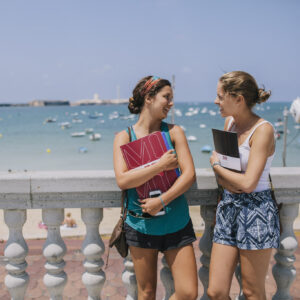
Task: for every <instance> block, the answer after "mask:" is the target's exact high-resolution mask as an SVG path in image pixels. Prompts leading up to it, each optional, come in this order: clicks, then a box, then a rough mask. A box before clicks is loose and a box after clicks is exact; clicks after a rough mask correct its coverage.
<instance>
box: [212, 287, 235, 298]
mask: <svg viewBox="0 0 300 300" xmlns="http://www.w3.org/2000/svg"><path fill="white" fill-rule="evenodd" d="M207 296H208V298H209V299H211V300H224V299H230V298H229V295H228V294H227V293H226V292H225V291H223V290H220V289H214V288H210V287H208V289H207Z"/></svg>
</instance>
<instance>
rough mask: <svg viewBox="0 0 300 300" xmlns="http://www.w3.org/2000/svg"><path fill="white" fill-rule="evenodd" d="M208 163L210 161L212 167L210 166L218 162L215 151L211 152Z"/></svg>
mask: <svg viewBox="0 0 300 300" xmlns="http://www.w3.org/2000/svg"><path fill="white" fill-rule="evenodd" d="M209 161H210V165H212V164H213V163H215V162H218V161H220V160H219V158H218V155H217V152H216V151H213V152H212V155H211V157H210V159H209Z"/></svg>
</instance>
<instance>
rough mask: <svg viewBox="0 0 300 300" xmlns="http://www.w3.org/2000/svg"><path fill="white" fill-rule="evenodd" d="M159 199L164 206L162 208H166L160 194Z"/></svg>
mask: <svg viewBox="0 0 300 300" xmlns="http://www.w3.org/2000/svg"><path fill="white" fill-rule="evenodd" d="M159 199H160V202H161V204H162V205H163V208H164V210H165V209H166V206H165V203H164V201H163V199H162V197H161V196H159Z"/></svg>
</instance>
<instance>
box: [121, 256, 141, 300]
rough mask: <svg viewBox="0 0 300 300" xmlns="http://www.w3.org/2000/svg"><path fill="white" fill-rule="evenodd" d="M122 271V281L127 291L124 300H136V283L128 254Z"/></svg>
mask: <svg viewBox="0 0 300 300" xmlns="http://www.w3.org/2000/svg"><path fill="white" fill-rule="evenodd" d="M124 267H125V269H124V271H123V274H122V281H123V282H124V284H125V286H126V289H127V296H126V300H137V298H138V297H137V295H138V293H137V282H136V277H135V273H134V266H133V262H132V259H131V256H130V252H129V253H128V255H127V257H126V258H125V259H124Z"/></svg>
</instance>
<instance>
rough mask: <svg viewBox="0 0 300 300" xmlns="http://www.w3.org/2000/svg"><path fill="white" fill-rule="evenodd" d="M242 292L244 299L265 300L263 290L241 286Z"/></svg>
mask: <svg viewBox="0 0 300 300" xmlns="http://www.w3.org/2000/svg"><path fill="white" fill-rule="evenodd" d="M243 294H244V296H245V298H246V299H249V300H251V299H255V300H265V299H266V297H265V291H257V290H256V289H253V288H251V287H247V288H245V287H243Z"/></svg>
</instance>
